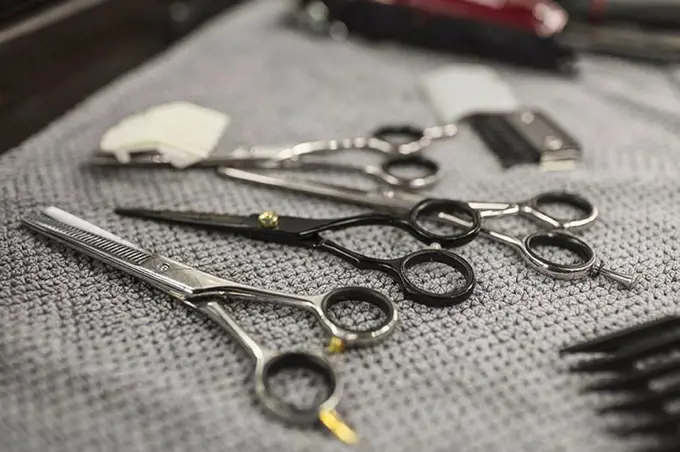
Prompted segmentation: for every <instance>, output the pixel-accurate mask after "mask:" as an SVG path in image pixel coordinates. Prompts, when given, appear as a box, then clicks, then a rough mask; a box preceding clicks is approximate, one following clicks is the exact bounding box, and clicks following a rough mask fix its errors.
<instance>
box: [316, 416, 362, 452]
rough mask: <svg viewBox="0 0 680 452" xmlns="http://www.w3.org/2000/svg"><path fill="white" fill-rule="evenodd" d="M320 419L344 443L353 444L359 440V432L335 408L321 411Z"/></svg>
mask: <svg viewBox="0 0 680 452" xmlns="http://www.w3.org/2000/svg"><path fill="white" fill-rule="evenodd" d="M319 420H320V421H321V423H322V424H323V425H325V426H326V428H327V429H328V430H330V431H331V432H332V433H333V434H334V435H335V437H336V438H338V439H339V440H340V441H342V442H343V443H345V444H350V445H353V444H357V443H358V442H359V437H358V436H357V434H356V433H355V432H354V430H352V429H351V428H350V427H349V426H348V425H347V424H345V422H344V421H343V420H342V419H341V418H340V416H339V415H338V413H337V412H336V411H335V410H324V411H321V412H320V413H319Z"/></svg>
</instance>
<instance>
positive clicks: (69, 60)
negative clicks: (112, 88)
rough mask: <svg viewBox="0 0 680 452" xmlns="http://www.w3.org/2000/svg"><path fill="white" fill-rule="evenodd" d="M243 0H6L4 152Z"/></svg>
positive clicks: (1, 106)
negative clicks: (99, 89) (91, 94)
mask: <svg viewBox="0 0 680 452" xmlns="http://www.w3.org/2000/svg"><path fill="white" fill-rule="evenodd" d="M239 2H240V0H181V1H177V0H0V124H2V134H0V153H2V152H5V151H7V150H8V149H10V148H12V147H13V146H16V145H17V144H18V143H20V142H21V141H23V140H24V139H26V138H28V137H29V136H31V135H33V134H34V133H35V132H37V131H39V130H40V129H41V128H43V127H44V126H45V125H47V124H48V123H49V122H50V121H52V120H53V119H55V118H57V117H59V116H60V115H62V114H63V113H64V112H65V111H66V110H68V109H69V108H71V107H73V106H74V105H76V104H77V103H78V102H80V101H81V100H82V99H84V98H85V97H86V96H87V95H88V94H90V93H92V92H94V91H95V90H97V89H98V88H100V87H102V86H104V85H105V84H107V83H108V82H110V81H111V80H113V79H114V78H116V77H117V76H119V75H121V74H122V73H124V72H126V71H128V70H130V69H132V68H134V67H135V66H138V65H139V64H140V63H142V62H144V61H145V60H147V59H149V58H150V57H152V56H153V55H155V54H157V53H158V52H160V51H162V50H163V49H165V48H166V47H168V46H169V45H170V44H172V43H173V42H174V41H176V40H177V39H179V38H181V37H182V36H184V35H186V34H187V33H190V32H191V31H192V30H193V29H195V28H196V27H197V26H198V25H200V24H201V23H203V22H205V21H206V20H208V19H209V18H211V17H212V16H214V15H215V14H217V13H219V12H222V11H224V10H225V9H227V8H229V7H230V6H233V5H234V4H236V3H239Z"/></svg>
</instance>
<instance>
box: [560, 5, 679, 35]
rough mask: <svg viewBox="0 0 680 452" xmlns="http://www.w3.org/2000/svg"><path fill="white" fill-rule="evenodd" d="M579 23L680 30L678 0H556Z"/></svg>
mask: <svg viewBox="0 0 680 452" xmlns="http://www.w3.org/2000/svg"><path fill="white" fill-rule="evenodd" d="M556 1H557V3H559V4H560V5H561V6H562V7H563V8H564V9H565V10H566V11H567V12H568V13H569V18H570V19H571V20H573V21H576V22H590V23H607V22H608V23H616V22H619V23H620V22H623V23H630V24H638V25H643V26H647V27H660V28H680V1H678V0H556Z"/></svg>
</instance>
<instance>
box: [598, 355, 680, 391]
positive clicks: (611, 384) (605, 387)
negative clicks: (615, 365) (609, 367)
mask: <svg viewBox="0 0 680 452" xmlns="http://www.w3.org/2000/svg"><path fill="white" fill-rule="evenodd" d="M678 371H680V361H678V360H677V359H674V360H670V361H667V362H663V363H659V364H654V365H650V366H648V367H645V368H644V369H640V370H634V371H631V372H628V373H627V374H625V375H623V376H621V377H617V378H612V379H609V380H605V381H600V382H596V383H593V384H591V385H589V386H588V387H587V388H588V389H589V390H591V391H614V390H630V389H637V388H639V387H640V386H641V385H646V384H648V383H650V382H651V380H654V379H655V378H660V377H664V376H666V375H669V374H673V373H675V372H678Z"/></svg>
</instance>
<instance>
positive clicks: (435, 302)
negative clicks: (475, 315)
mask: <svg viewBox="0 0 680 452" xmlns="http://www.w3.org/2000/svg"><path fill="white" fill-rule="evenodd" d="M428 262H439V263H441V264H444V265H446V266H448V267H450V268H453V269H454V270H456V271H457V272H458V273H460V274H461V275H462V276H463V280H464V282H463V284H462V285H461V287H458V288H456V289H454V290H452V291H448V292H443V293H436V292H431V291H429V290H425V289H423V288H421V287H418V286H417V285H416V284H414V283H413V281H411V279H409V277H408V272H409V269H411V268H413V267H414V266H416V265H418V264H423V263H428ZM399 276H400V278H401V280H402V283H403V287H404V291H405V292H406V293H407V294H408V295H411V296H412V297H413V299H414V300H417V302H418V303H420V304H423V305H426V306H433V307H442V306H451V305H455V304H459V303H462V302H463V301H465V300H467V299H468V298H470V295H472V292H473V291H474V288H475V285H476V284H477V280H476V279H475V273H474V270H473V269H472V267H471V266H470V264H469V263H468V261H466V260H465V259H464V258H463V257H461V256H459V255H458V254H455V253H452V252H450V251H446V250H441V249H437V250H435V249H426V250H420V251H416V252H413V253H411V254H409V255H408V256H406V257H404V258H402V259H400V268H399Z"/></svg>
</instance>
